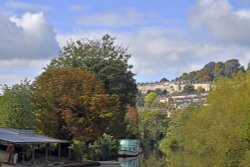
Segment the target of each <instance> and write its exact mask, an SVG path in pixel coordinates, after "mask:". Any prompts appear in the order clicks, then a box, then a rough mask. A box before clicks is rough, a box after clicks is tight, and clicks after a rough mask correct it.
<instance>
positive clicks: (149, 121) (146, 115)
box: [139, 110, 168, 148]
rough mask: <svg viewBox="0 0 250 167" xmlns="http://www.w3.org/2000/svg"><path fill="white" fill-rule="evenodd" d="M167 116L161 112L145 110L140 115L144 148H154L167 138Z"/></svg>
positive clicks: (140, 128)
mask: <svg viewBox="0 0 250 167" xmlns="http://www.w3.org/2000/svg"><path fill="white" fill-rule="evenodd" d="M167 121H168V119H167V114H166V113H165V112H164V111H159V110H144V111H143V112H140V113H139V130H140V138H141V142H142V144H143V146H144V147H148V148H150V147H151V148H153V147H154V146H157V145H158V142H159V141H160V140H161V139H163V138H164V137H165V134H166V129H167V124H168V122H167Z"/></svg>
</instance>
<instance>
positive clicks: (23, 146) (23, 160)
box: [22, 145, 25, 163]
mask: <svg viewBox="0 0 250 167" xmlns="http://www.w3.org/2000/svg"><path fill="white" fill-rule="evenodd" d="M24 147H25V146H24V145H22V163H24V149H25V148H24Z"/></svg>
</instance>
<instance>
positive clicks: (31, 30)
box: [0, 13, 58, 60]
mask: <svg viewBox="0 0 250 167" xmlns="http://www.w3.org/2000/svg"><path fill="white" fill-rule="evenodd" d="M0 36H1V39H0V50H1V54H0V60H11V59H27V60H36V59H48V58H51V57H53V56H55V55H56V54H57V52H58V44H57V42H56V40H55V33H54V31H53V28H52V27H51V26H49V25H48V23H47V22H46V20H45V19H44V16H43V13H34V14H32V13H25V14H23V15H22V16H21V17H17V16H13V17H11V18H10V19H9V18H6V17H5V16H3V15H0Z"/></svg>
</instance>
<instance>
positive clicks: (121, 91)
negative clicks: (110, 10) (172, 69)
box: [47, 35, 137, 136]
mask: <svg viewBox="0 0 250 167" xmlns="http://www.w3.org/2000/svg"><path fill="white" fill-rule="evenodd" d="M130 57H131V55H130V54H128V53H127V49H126V48H123V47H122V46H118V45H116V44H115V38H113V37H111V36H109V35H104V36H103V37H102V39H101V40H89V39H82V40H78V41H75V42H74V41H72V42H69V43H68V44H67V45H66V46H64V47H63V49H62V51H61V53H60V55H59V56H58V57H56V58H55V59H53V60H52V61H51V63H50V64H49V65H48V67H47V69H52V68H62V67H73V68H81V69H84V70H88V71H92V72H94V73H95V74H96V76H97V77H98V78H99V79H100V80H101V81H102V83H103V84H104V90H105V93H108V94H110V95H113V94H114V95H118V96H119V98H120V102H121V104H120V113H119V114H117V115H116V116H117V118H116V119H117V120H119V121H117V122H116V127H117V130H116V132H115V133H116V135H115V136H121V135H122V134H119V133H118V132H122V131H125V127H126V126H125V124H124V119H125V113H126V108H127V105H131V106H134V105H135V102H136V94H137V87H136V83H135V80H134V79H133V76H134V74H133V73H132V71H131V69H132V65H129V64H128V60H129V58H130Z"/></svg>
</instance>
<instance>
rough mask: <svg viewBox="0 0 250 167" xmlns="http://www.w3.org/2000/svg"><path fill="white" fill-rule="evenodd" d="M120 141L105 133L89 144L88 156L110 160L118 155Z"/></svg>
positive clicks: (94, 158) (93, 158)
mask: <svg viewBox="0 0 250 167" xmlns="http://www.w3.org/2000/svg"><path fill="white" fill-rule="evenodd" d="M118 150H119V141H118V140H116V139H114V137H113V136H110V135H107V134H105V133H104V134H103V136H102V137H100V138H98V139H97V140H96V141H95V142H94V143H91V144H89V145H88V152H87V155H88V158H89V159H92V160H109V159H111V158H114V157H116V156H117V155H118Z"/></svg>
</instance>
